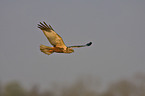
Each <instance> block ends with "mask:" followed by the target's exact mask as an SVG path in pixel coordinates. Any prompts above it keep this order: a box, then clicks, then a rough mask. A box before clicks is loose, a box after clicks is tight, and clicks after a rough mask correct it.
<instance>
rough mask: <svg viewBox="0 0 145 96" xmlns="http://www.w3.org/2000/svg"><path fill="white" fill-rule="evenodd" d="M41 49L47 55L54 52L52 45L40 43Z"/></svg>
mask: <svg viewBox="0 0 145 96" xmlns="http://www.w3.org/2000/svg"><path fill="white" fill-rule="evenodd" d="M40 50H41V52H43V53H45V54H47V55H50V54H52V53H53V50H52V47H49V46H45V45H40Z"/></svg>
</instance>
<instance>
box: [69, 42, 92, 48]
mask: <svg viewBox="0 0 145 96" xmlns="http://www.w3.org/2000/svg"><path fill="white" fill-rule="evenodd" d="M90 45H92V42H90V43H87V44H85V45H76V46H68V48H79V47H86V46H90Z"/></svg>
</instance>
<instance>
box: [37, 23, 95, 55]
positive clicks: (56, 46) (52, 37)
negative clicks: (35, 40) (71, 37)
mask: <svg viewBox="0 0 145 96" xmlns="http://www.w3.org/2000/svg"><path fill="white" fill-rule="evenodd" d="M38 28H40V29H41V30H42V31H43V33H44V35H45V36H46V37H47V39H48V41H49V42H50V43H51V44H52V45H53V47H49V46H45V45H40V50H41V52H43V53H45V54H47V55H50V54H52V53H53V52H56V53H72V52H74V50H73V49H72V48H78V47H85V46H90V45H91V44H92V42H90V43H88V44H86V45H79V46H69V47H67V46H66V45H65V44H64V41H63V39H62V38H61V37H60V36H59V35H58V34H57V33H56V32H55V31H54V29H53V28H52V27H51V26H50V25H49V26H48V25H47V24H46V23H45V22H43V23H41V22H40V24H38Z"/></svg>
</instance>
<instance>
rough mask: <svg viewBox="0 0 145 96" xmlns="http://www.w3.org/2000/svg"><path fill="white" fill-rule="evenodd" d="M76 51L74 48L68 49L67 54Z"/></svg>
mask: <svg viewBox="0 0 145 96" xmlns="http://www.w3.org/2000/svg"><path fill="white" fill-rule="evenodd" d="M72 52H74V50H73V49H72V48H66V53H72Z"/></svg>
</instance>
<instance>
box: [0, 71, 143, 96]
mask: <svg viewBox="0 0 145 96" xmlns="http://www.w3.org/2000/svg"><path fill="white" fill-rule="evenodd" d="M96 81H97V80H95V79H91V78H88V79H84V78H83V79H79V80H77V81H76V82H75V83H73V84H71V85H64V86H61V87H60V86H59V88H56V86H55V87H54V88H52V89H51V90H46V91H41V92H40V90H39V87H38V86H37V85H34V86H32V88H31V89H30V90H26V89H25V88H23V86H22V85H21V84H20V83H19V82H17V81H12V82H9V83H7V84H4V85H2V83H0V96H145V74H137V75H135V76H134V77H133V78H131V79H123V80H120V81H118V82H113V83H112V84H110V85H109V86H108V87H107V90H106V91H104V92H99V91H98V90H99V87H100V85H99V84H97V83H100V82H98V81H97V82H96ZM57 87H58V86H57Z"/></svg>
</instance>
